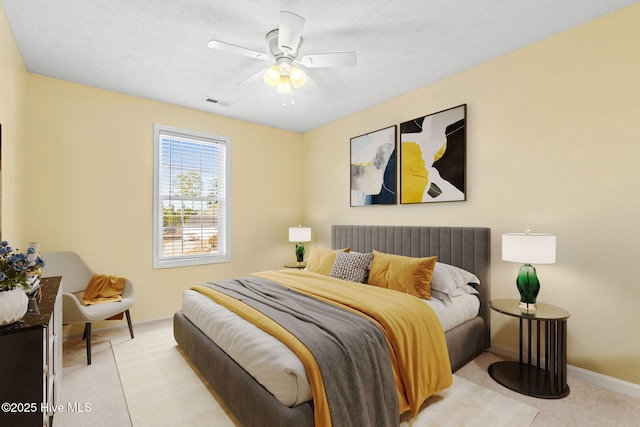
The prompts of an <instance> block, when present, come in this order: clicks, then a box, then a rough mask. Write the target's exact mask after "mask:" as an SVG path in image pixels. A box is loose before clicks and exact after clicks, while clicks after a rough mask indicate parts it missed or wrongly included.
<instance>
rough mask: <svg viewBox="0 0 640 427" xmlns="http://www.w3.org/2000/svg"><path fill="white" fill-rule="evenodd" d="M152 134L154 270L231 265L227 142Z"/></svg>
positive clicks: (158, 128) (171, 131)
mask: <svg viewBox="0 0 640 427" xmlns="http://www.w3.org/2000/svg"><path fill="white" fill-rule="evenodd" d="M154 135H155V138H154V179H153V197H154V203H153V268H165V267H178V266H185V265H195V264H209V263H216V262H226V261H229V259H230V254H229V218H230V216H229V193H228V189H229V145H230V140H229V138H227V137H223V136H216V135H209V134H205V133H201V132H195V131H190V130H185V129H177V128H172V127H168V126H163V125H158V124H156V125H155V126H154Z"/></svg>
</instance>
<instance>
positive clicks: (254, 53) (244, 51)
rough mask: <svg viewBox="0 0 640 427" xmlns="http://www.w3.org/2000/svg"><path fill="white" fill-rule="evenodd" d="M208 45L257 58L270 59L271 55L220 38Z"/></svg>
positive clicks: (212, 47)
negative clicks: (222, 40)
mask: <svg viewBox="0 0 640 427" xmlns="http://www.w3.org/2000/svg"><path fill="white" fill-rule="evenodd" d="M207 46H209V47H210V48H211V49H217V50H222V51H225V52H230V53H235V54H238V55H244V56H248V57H249V58H255V59H269V55H267V54H266V53H262V52H258V51H257V50H252V49H248V48H246V47H241V46H236V45H234V44H230V43H225V42H221V41H218V40H211V41H210V42H209V43H208V44H207Z"/></svg>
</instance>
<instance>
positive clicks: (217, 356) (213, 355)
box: [174, 225, 490, 426]
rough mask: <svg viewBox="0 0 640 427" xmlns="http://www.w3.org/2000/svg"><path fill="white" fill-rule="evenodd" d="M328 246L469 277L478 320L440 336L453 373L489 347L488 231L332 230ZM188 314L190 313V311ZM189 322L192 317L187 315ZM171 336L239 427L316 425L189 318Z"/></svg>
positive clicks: (310, 411)
mask: <svg viewBox="0 0 640 427" xmlns="http://www.w3.org/2000/svg"><path fill="white" fill-rule="evenodd" d="M331 246H332V248H334V249H338V248H350V249H351V251H353V252H359V253H368V252H372V251H374V250H376V251H380V252H384V253H388V254H397V255H404V256H410V257H417V258H419V257H430V256H438V261H439V262H441V263H444V264H447V265H451V266H455V267H459V268H461V269H464V270H465V271H468V272H471V273H473V274H474V275H475V276H476V277H477V279H478V282H479V283H478V284H476V285H474V289H475V292H474V293H476V296H475V297H477V299H478V301H479V308H478V315H477V316H475V317H473V318H472V319H470V320H466V321H464V322H463V323H462V324H460V325H458V326H455V327H452V328H449V329H448V330H446V332H445V334H444V338H445V341H446V347H447V349H448V357H449V362H450V366H451V369H452V370H453V371H455V370H457V369H459V368H460V367H461V366H463V365H464V364H465V363H467V362H468V361H470V360H471V359H473V358H474V357H475V356H477V355H478V354H479V353H481V352H482V351H483V350H484V349H488V348H489V346H490V322H489V305H488V302H489V289H490V277H489V276H490V272H489V266H490V230H489V229H488V228H483V227H422V226H360V225H334V226H332V227H331ZM191 312H193V311H192V310H191ZM191 317H196V316H194V315H193V314H191ZM174 336H175V339H176V341H177V342H178V344H179V345H180V347H181V348H182V349H183V351H184V352H185V353H186V355H187V356H188V357H189V358H190V359H191V360H192V362H193V363H194V364H195V365H196V366H197V367H198V369H199V370H200V371H201V373H202V374H203V376H204V377H205V378H206V379H207V381H208V382H209V383H210V385H211V386H212V387H213V388H214V389H215V390H216V392H217V393H218V395H219V396H220V397H221V398H222V399H223V400H224V402H225V403H226V404H227V406H228V407H229V408H230V409H231V410H232V411H233V413H234V414H235V415H236V417H237V418H238V419H239V420H240V422H241V423H242V424H243V425H247V426H252V425H256V426H258V425H265V422H266V421H267V420H268V423H269V424H273V425H282V426H311V425H314V404H313V401H312V400H309V401H305V402H302V403H299V404H295V405H293V406H288V405H285V404H283V403H282V402H281V401H280V400H278V399H277V398H276V397H274V395H273V394H272V393H270V392H269V391H267V390H266V389H265V387H263V386H262V385H261V384H260V383H258V382H257V381H256V380H255V379H254V377H253V376H252V375H250V374H249V373H247V371H246V370H245V369H244V368H243V367H241V366H240V365H239V364H238V363H237V362H236V361H235V360H234V359H233V358H231V357H230V356H228V355H227V354H226V353H225V351H223V350H222V349H221V348H220V346H218V345H217V344H216V343H215V342H214V341H212V339H210V338H209V336H208V335H207V334H206V333H204V332H203V331H202V330H201V329H200V328H198V327H197V326H196V325H194V323H193V322H192V321H191V320H190V318H189V317H187V316H186V315H185V313H184V310H180V311H178V312H177V313H176V314H175V316H174Z"/></svg>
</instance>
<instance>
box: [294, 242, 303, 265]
mask: <svg viewBox="0 0 640 427" xmlns="http://www.w3.org/2000/svg"><path fill="white" fill-rule="evenodd" d="M296 261H298V262H302V261H304V245H303V244H302V243H296Z"/></svg>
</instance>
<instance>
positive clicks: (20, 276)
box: [0, 240, 44, 292]
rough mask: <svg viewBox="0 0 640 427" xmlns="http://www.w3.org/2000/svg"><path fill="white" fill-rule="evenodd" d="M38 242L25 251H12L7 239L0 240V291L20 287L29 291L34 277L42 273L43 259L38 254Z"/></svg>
mask: <svg viewBox="0 0 640 427" xmlns="http://www.w3.org/2000/svg"><path fill="white" fill-rule="evenodd" d="M38 246H39V245H38V244H37V243H35V244H31V245H29V248H28V249H27V252H26V253H21V252H19V251H18V250H16V251H14V250H13V248H12V247H11V246H9V243H8V242H7V241H4V240H3V241H2V242H0V292H4V291H10V290H12V289H15V288H18V287H20V288H22V289H24V290H25V291H26V292H29V291H31V290H32V289H31V288H32V286H33V285H34V279H33V278H34V277H39V276H40V275H41V274H42V267H44V260H43V259H42V257H40V255H39V254H38Z"/></svg>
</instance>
